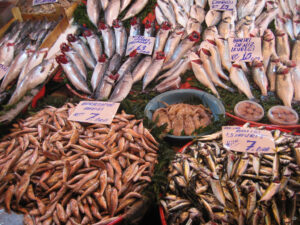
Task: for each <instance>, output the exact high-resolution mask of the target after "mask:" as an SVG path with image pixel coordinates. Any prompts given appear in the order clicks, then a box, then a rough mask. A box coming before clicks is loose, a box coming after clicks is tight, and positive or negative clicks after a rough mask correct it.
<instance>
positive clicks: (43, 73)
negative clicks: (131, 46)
mask: <svg viewBox="0 0 300 225" xmlns="http://www.w3.org/2000/svg"><path fill="white" fill-rule="evenodd" d="M53 63H54V62H53V60H44V61H43V62H42V63H41V64H39V65H38V66H36V67H34V68H33V69H32V70H30V71H29V72H28V73H29V74H28V75H27V76H25V78H24V79H23V80H22V82H21V83H20V85H19V86H18V87H17V89H16V90H15V91H14V93H13V94H12V96H11V98H10V99H9V102H8V105H13V104H15V103H17V102H18V101H19V100H20V99H21V98H22V97H23V96H24V95H25V94H26V92H27V91H29V90H31V89H33V88H35V87H36V86H38V85H39V84H42V83H43V82H44V81H45V80H46V79H47V78H48V76H49V75H50V71H51V70H52V68H53Z"/></svg>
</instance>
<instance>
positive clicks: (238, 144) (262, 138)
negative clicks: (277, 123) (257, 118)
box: [222, 126, 275, 154]
mask: <svg viewBox="0 0 300 225" xmlns="http://www.w3.org/2000/svg"><path fill="white" fill-rule="evenodd" d="M222 134H223V146H224V148H227V149H231V150H233V151H237V152H250V153H255V152H257V153H262V154H266V153H268V154H270V153H273V154H274V153H275V152H274V150H275V144H274V139H273V137H272V134H271V132H270V131H267V130H257V129H254V128H243V127H238V126H224V127H222Z"/></svg>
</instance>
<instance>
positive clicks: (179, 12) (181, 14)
mask: <svg viewBox="0 0 300 225" xmlns="http://www.w3.org/2000/svg"><path fill="white" fill-rule="evenodd" d="M170 3H171V4H172V6H173V9H174V12H175V16H176V21H177V23H178V24H180V25H181V26H183V27H186V24H187V22H188V19H189V17H188V15H187V13H186V12H185V11H184V9H183V7H182V6H181V5H180V4H178V2H177V1H175V0H170Z"/></svg>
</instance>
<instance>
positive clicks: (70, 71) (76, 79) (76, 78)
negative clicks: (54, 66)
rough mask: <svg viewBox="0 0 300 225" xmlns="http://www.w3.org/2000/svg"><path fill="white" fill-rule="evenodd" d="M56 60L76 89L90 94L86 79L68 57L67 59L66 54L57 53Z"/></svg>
mask: <svg viewBox="0 0 300 225" xmlns="http://www.w3.org/2000/svg"><path fill="white" fill-rule="evenodd" d="M56 61H57V62H58V63H59V64H60V65H61V67H62V68H63V70H64V72H65V73H66V76H67V77H68V80H69V81H70V82H71V83H72V85H73V86H74V87H75V88H76V89H77V90H80V91H82V92H84V93H86V94H91V91H90V90H89V88H88V86H87V83H86V80H85V79H84V77H83V76H82V75H81V73H80V72H79V70H78V68H77V67H76V65H75V64H74V63H73V62H72V61H71V60H70V59H68V57H67V56H65V55H59V56H57V57H56Z"/></svg>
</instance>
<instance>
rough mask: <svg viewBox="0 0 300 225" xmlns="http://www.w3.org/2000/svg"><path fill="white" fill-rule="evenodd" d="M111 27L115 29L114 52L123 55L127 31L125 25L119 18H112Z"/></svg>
mask: <svg viewBox="0 0 300 225" xmlns="http://www.w3.org/2000/svg"><path fill="white" fill-rule="evenodd" d="M113 27H114V30H115V37H116V53H118V54H119V55H121V56H124V54H125V51H126V45H127V38H128V37H127V32H126V30H125V27H124V26H123V23H122V22H120V21H119V20H114V22H113Z"/></svg>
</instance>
